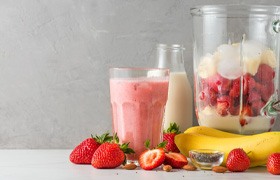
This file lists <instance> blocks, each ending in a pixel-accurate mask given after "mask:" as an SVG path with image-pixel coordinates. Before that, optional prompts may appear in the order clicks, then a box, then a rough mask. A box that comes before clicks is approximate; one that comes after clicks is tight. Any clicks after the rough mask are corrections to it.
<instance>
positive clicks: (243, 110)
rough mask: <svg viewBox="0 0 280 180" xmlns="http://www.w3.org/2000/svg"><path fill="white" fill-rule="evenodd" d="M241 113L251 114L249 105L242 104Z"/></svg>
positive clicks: (244, 114)
mask: <svg viewBox="0 0 280 180" xmlns="http://www.w3.org/2000/svg"><path fill="white" fill-rule="evenodd" d="M241 114H242V115H243V116H252V114H253V113H252V109H251V107H250V106H244V107H243V108H242V111H241Z"/></svg>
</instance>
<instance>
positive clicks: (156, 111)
mask: <svg viewBox="0 0 280 180" xmlns="http://www.w3.org/2000/svg"><path fill="white" fill-rule="evenodd" d="M167 93H168V79H167V78H143V79H133V78H131V79H120V78H113V79H110V94H111V105H112V113H113V129H114V132H117V134H118V136H119V139H120V141H121V142H122V143H127V142H130V147H131V148H133V149H134V151H135V152H136V153H135V154H133V155H129V156H128V157H127V158H128V160H138V157H139V155H140V153H141V152H143V151H144V150H145V147H144V143H145V141H146V140H147V139H150V141H151V145H152V146H153V147H154V146H156V145H157V144H158V143H160V141H161V140H162V126H163V122H162V121H163V114H164V107H165V104H166V101H167Z"/></svg>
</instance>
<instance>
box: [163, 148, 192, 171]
mask: <svg viewBox="0 0 280 180" xmlns="http://www.w3.org/2000/svg"><path fill="white" fill-rule="evenodd" d="M163 164H166V165H170V166H172V167H173V168H182V167H183V166H184V165H187V164H188V160H187V158H186V157H185V156H184V155H183V154H181V153H175V152H169V153H165V160H164V163H163Z"/></svg>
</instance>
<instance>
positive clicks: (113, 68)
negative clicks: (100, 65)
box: [109, 67, 169, 71]
mask: <svg viewBox="0 0 280 180" xmlns="http://www.w3.org/2000/svg"><path fill="white" fill-rule="evenodd" d="M109 70H110V71H111V70H119V71H120V70H122V71H123V70H130V71H131V70H137V71H155V70H160V71H169V68H153V67H110V68H109Z"/></svg>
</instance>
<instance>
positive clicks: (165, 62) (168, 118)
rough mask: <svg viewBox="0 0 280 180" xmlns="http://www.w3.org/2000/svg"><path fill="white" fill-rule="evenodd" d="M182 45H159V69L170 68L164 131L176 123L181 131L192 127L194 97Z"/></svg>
mask: <svg viewBox="0 0 280 180" xmlns="http://www.w3.org/2000/svg"><path fill="white" fill-rule="evenodd" d="M183 51H184V48H183V47H182V46H181V45H177V44H172V45H166V44H158V45H157V64H156V65H157V67H159V68H169V69H170V75H169V89H168V99H167V103H166V107H165V115H164V130H167V128H168V127H169V125H170V123H173V122H175V123H176V124H177V125H179V128H180V130H181V131H185V130H186V129H187V128H189V127H191V126H192V120H193V114H192V113H193V97H192V89H191V86H190V82H189V80H188V77H187V74H186V70H185V67H184V59H183V57H184V56H183Z"/></svg>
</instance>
